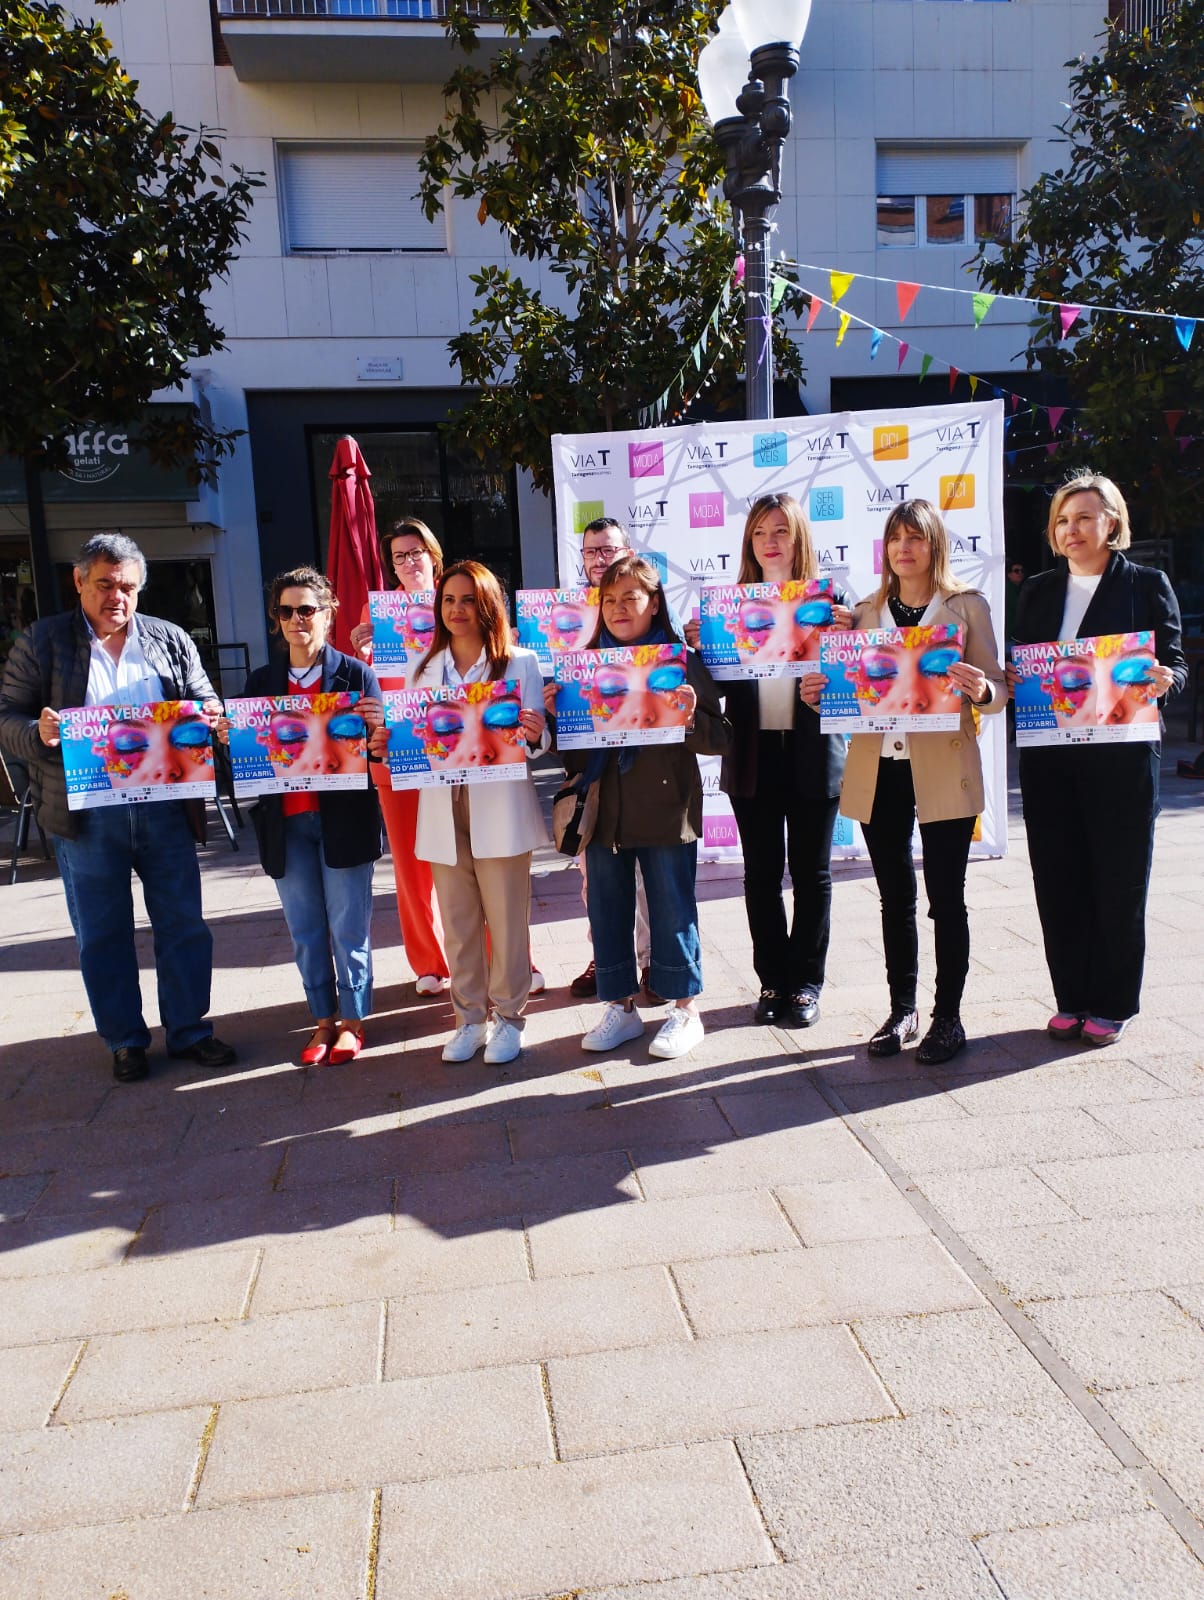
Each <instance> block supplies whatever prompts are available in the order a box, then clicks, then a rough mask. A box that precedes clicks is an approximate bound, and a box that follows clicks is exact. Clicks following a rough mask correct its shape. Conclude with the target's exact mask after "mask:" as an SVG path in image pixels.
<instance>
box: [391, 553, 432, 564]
mask: <svg viewBox="0 0 1204 1600" xmlns="http://www.w3.org/2000/svg"><path fill="white" fill-rule="evenodd" d="M426 555H427V552H426V551H425V550H397V551H395V552H394V555H393V565H394V566H395V567H416V566H417V565H418V564H419V562H420V561H422V560H423V559H424V557H425V556H426Z"/></svg>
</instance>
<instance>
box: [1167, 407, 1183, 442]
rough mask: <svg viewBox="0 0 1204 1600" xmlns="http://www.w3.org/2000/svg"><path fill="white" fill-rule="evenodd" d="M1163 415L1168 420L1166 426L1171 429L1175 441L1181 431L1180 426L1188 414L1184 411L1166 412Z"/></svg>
mask: <svg viewBox="0 0 1204 1600" xmlns="http://www.w3.org/2000/svg"><path fill="white" fill-rule="evenodd" d="M1162 415H1163V416H1164V417H1165V418H1166V425H1167V427H1168V428H1169V429H1170V435H1171V438H1172V439H1173V438H1174V437H1175V435H1176V433H1178V431H1179V424H1180V423H1181V422H1182V421H1183V418H1184V417H1185V416H1186V415H1187V413H1186V412H1184V411H1164V412H1163V413H1162Z"/></svg>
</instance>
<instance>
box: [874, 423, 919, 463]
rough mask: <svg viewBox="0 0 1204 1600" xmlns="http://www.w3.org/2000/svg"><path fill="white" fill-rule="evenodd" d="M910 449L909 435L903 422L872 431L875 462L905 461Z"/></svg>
mask: <svg viewBox="0 0 1204 1600" xmlns="http://www.w3.org/2000/svg"><path fill="white" fill-rule="evenodd" d="M910 448H911V435H910V433H909V431H908V427H907V424H906V423H905V422H892V423H891V424H890V426H889V427H886V428H875V429H874V460H875V461H906V460H907V455H908V451H909V450H910Z"/></svg>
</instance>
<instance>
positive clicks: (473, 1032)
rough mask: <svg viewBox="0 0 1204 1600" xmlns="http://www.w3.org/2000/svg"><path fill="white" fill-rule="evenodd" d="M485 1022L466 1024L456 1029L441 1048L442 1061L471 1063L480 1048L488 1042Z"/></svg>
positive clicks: (487, 1025) (487, 1026) (487, 1027)
mask: <svg viewBox="0 0 1204 1600" xmlns="http://www.w3.org/2000/svg"><path fill="white" fill-rule="evenodd" d="M488 1039H489V1024H488V1023H487V1022H466V1023H464V1025H463V1026H462V1027H459V1028H457V1029H456V1031H455V1033H453V1034H452V1036H451V1038H450V1039H449V1040H448V1041H447V1043H446V1044H445V1045H444V1046H443V1059H444V1061H454V1062H461V1061H471V1060H472V1058H473V1056H475V1055H476V1053H477V1051H478V1050H479V1049H480V1048H481V1046H482V1045H483V1044H485V1043H487V1042H488Z"/></svg>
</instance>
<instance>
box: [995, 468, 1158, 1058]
mask: <svg viewBox="0 0 1204 1600" xmlns="http://www.w3.org/2000/svg"><path fill="white" fill-rule="evenodd" d="M1047 537H1048V540H1049V547H1050V549H1051V550H1052V551H1053V552H1054V555H1055V556H1057V557H1059V558H1060V559H1059V560H1058V562H1057V564H1056V566H1054V567H1053V569H1052V570H1051V571H1049V572H1042V573H1038V574H1037V575H1036V576H1035V577H1032V578H1030V579H1029V580H1028V582H1027V583H1026V584H1025V585H1024V587H1023V589H1021V591H1020V601H1019V605H1018V607H1017V611H1016V639H1017V642H1018V643H1020V644H1045V643H1047V642H1049V641H1051V640H1054V639H1088V638H1093V637H1096V636H1098V635H1100V634H1109V633H1137V632H1142V631H1144V630H1146V629H1150V630H1152V631H1153V634H1154V650H1153V653H1152V654H1151V653H1149V652H1145V653H1144V654H1143V653H1139V652H1136V651H1134V652H1131V653H1129V654H1126V655H1121V656H1118V657H1116V658H1115V659H1113V660H1111V661H1101V660H1098V659H1097V660H1096V662H1095V669H1096V670H1095V673H1094V675H1093V678H1092V680H1091V687H1090V689H1089V690H1088V689H1086V687H1085V683H1086V680H1084V688H1083V690H1081V691H1079V692H1080V693H1082V694H1083V696H1084V701H1085V704H1086V703H1087V702H1089V703H1090V705H1091V709H1092V714H1093V716H1094V718H1095V720H1096V721H1097V722H1103V723H1107V724H1109V725H1111V726H1113V727H1120V726H1121V725H1122V724H1124V723H1125V722H1128V721H1130V720H1132V718H1133V715H1134V712H1135V710H1136V709H1137V708H1138V707H1140V706H1148V705H1149V704H1150V703H1151V702H1152V701H1156V700H1161V699H1162V698H1163V697H1164V696H1166V695H1167V694H1169V693H1171V692H1175V693H1178V691H1179V690H1181V689H1182V688H1183V686H1184V684H1185V683H1186V681H1187V663H1186V661H1185V659H1184V655H1183V649H1182V643H1181V625H1180V620H1179V605H1178V602H1177V600H1176V599H1175V592H1174V590H1173V589H1172V588H1171V585H1170V580H1169V579H1168V578H1167V576H1166V574H1165V573H1164V572H1160V571H1159V570H1158V569H1157V568H1156V567H1140V566H1137V565H1136V564H1135V563H1134V562H1132V561H1130V560H1129V559H1128V558H1127V557H1126V556H1125V555H1123V554H1122V552H1123V551H1124V550H1126V549H1127V548H1128V546H1129V543H1130V539H1131V535H1130V530H1129V510H1128V507H1127V506H1126V505H1125V501H1124V496H1123V495H1122V494H1121V492H1120V490H1119V489H1118V488H1117V487H1116V485H1115V484H1114V483H1113V482H1112V480H1111V479H1110V478H1104V477H1101V476H1099V475H1098V474H1096V473H1079V474H1077V475H1076V476H1075V477H1073V478H1071V479H1069V480H1068V481H1067V482H1066V483H1064V484H1062V486H1061V487H1060V488H1059V489H1058V490H1057V491H1056V493H1055V494H1054V497H1053V500H1052V501H1051V503H1050V507H1049V523H1048V527H1047ZM1071 665H1073V663H1072V664H1071ZM1064 698H1065V699H1066V700H1067V701H1068V703H1071V704H1074V703H1075V701H1076V699H1077V698H1078V695H1077V694H1075V693H1069V694H1067V695H1066V696H1065V697H1064ZM1161 759H1162V747H1161V745H1160V744H1159V743H1157V742H1149V741H1145V740H1142V741H1135V742H1133V743H1124V742H1119V741H1118V742H1116V743H1098V744H1076V745H1050V746H1037V747H1035V748H1026V749H1023V750H1021V752H1020V795H1021V799H1022V801H1023V804H1024V827H1025V831H1026V833H1027V835H1028V853H1029V861H1030V863H1031V865H1032V869H1033V887H1034V889H1035V890H1036V895H1037V911H1038V913H1039V915H1040V918H1041V931H1042V933H1043V934H1044V937H1045V959H1046V961H1047V963H1048V965H1049V975H1050V977H1051V978H1052V980H1053V990H1054V1000H1055V1002H1056V1004H1057V1008H1058V1009H1057V1011H1056V1012H1055V1013H1054V1015H1053V1016H1052V1017H1050V1019H1049V1022H1048V1023H1047V1025H1046V1026H1047V1029H1048V1032H1049V1033H1050V1035H1051V1036H1052V1037H1053V1038H1055V1039H1078V1038H1082V1039H1085V1040H1086V1041H1087V1043H1088V1044H1093V1045H1108V1044H1113V1043H1114V1042H1115V1041H1116V1040H1117V1039H1119V1038H1120V1036H1121V1034H1122V1033H1123V1032H1124V1031H1125V1029H1126V1027H1127V1026H1128V1024H1129V1021H1130V1019H1131V1018H1133V1017H1135V1016H1136V1015H1137V1012H1138V1009H1139V1007H1140V1003H1141V979H1142V972H1143V969H1144V966H1145V903H1146V894H1147V892H1148V890H1149V883H1150V864H1151V860H1152V857H1153V851H1154V818H1155V817H1156V816H1157V814H1158V772H1159V766H1160V764H1161Z"/></svg>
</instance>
